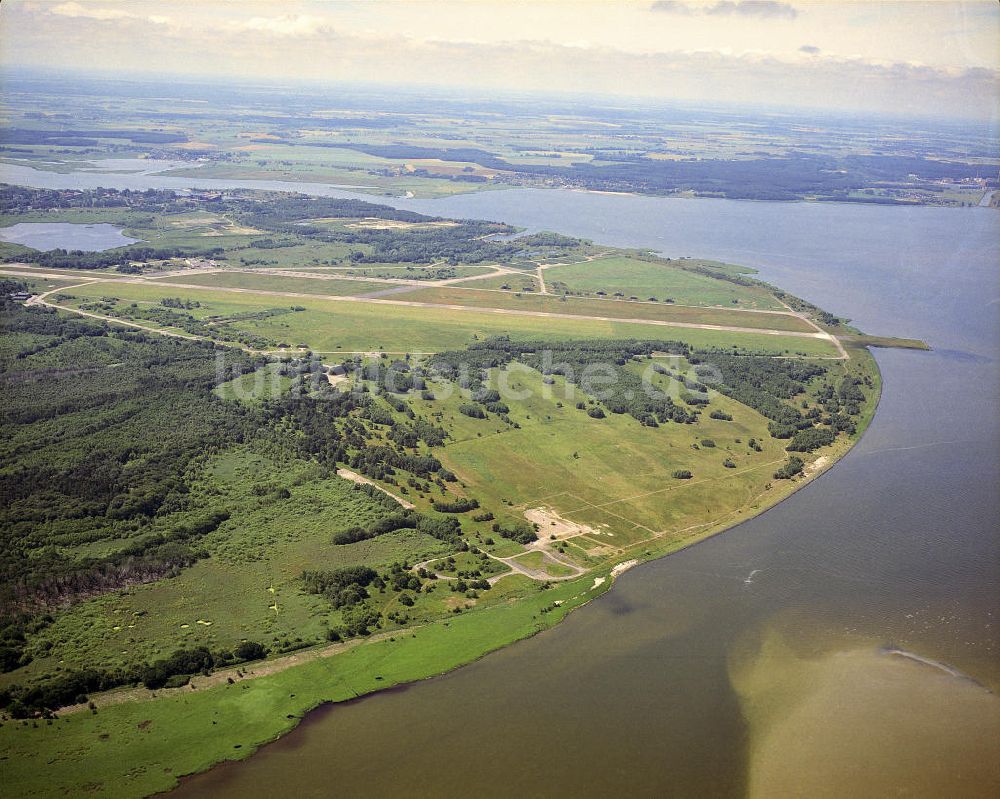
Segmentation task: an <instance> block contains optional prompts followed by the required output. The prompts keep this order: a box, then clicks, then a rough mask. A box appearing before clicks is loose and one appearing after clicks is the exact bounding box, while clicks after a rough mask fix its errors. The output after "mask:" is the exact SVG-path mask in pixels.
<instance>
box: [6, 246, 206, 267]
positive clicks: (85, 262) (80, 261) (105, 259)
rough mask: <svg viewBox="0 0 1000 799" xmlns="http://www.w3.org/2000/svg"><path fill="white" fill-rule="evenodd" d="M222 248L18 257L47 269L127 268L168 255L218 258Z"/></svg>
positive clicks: (50, 252) (136, 248) (127, 249)
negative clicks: (135, 263) (132, 264)
mask: <svg viewBox="0 0 1000 799" xmlns="http://www.w3.org/2000/svg"><path fill="white" fill-rule="evenodd" d="M224 255H225V250H224V249H222V247H194V246H183V247H146V246H142V245H129V246H127V247H117V248H115V249H113V250H104V251H102V252H89V251H84V250H64V249H62V248H58V249H55V250H46V251H45V252H38V251H34V250H32V251H28V252H23V253H18V256H17V258H18V260H19V261H25V262H27V263H32V264H38V265H39V266H45V267H48V268H50V269H109V268H111V267H118V268H127V267H128V266H129V264H131V263H132V262H133V261H161V260H167V259H169V258H222V257H223V256H224Z"/></svg>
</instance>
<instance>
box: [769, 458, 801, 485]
mask: <svg viewBox="0 0 1000 799" xmlns="http://www.w3.org/2000/svg"><path fill="white" fill-rule="evenodd" d="M804 466H805V464H804V463H803V462H802V458H800V457H798V456H797V455H792V456H791V457H790V458H789V459H788V461H787V462H786V463H785V465H784V466H782V467H781V468H780V469H778V471H776V472H775V473H774V478H775V479H776V480H788V479H790V478H792V477H794V476H795V475H797V474H799V473H800V472H801V471H802V469H803V467H804Z"/></svg>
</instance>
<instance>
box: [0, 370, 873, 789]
mask: <svg viewBox="0 0 1000 799" xmlns="http://www.w3.org/2000/svg"><path fill="white" fill-rule="evenodd" d="M868 355H869V356H871V354H870V353H868ZM872 361H873V365H874V368H875V371H876V374H877V375H878V378H879V379H878V383H877V385H878V391H877V394H876V397H875V403H874V405H873V406H872V409H871V413H870V415H869V417H868V418H867V419H866V420H865V422H866V423H865V424H864V425H863V426H862V427H861V429H860V430H859V432H858V434H857V435H856V436H855V437H854V438H853V439H852V440H850V441H849V442H845V443H844V444H842V445H841V447H838V449H837V450H836V451H835V452H833V453H829V454H828V455H827V456H826V457H828V458H829V460H828V462H826V463H824V464H823V465H822V467H820V468H817V469H814V470H813V471H811V472H810V473H808V474H805V475H804V476H803V477H802V478H800V479H799V480H797V481H795V482H794V483H791V484H789V485H788V487H787V488H786V489H785V491H783V492H782V495H780V496H779V497H777V498H776V500H775V501H774V502H772V503H768V504H766V505H763V506H757V507H754V506H753V505H749V506H747V507H745V508H742V509H739V510H738V511H736V512H735V514H734V513H733V512H731V513H728V514H726V515H725V516H724V517H723V518H720V519H717V520H715V521H714V522H709V523H707V524H706V525H703V526H701V529H699V530H696V531H692V533H691V534H690V535H688V536H686V537H684V538H681V539H677V540H673V541H671V542H669V543H668V544H666V545H665V546H663V545H661V547H659V548H657V547H656V539H652V540H646V541H644V542H639V543H637V544H635V545H632V547H630V548H626V549H625V550H623V552H621V553H620V555H619V557H620V558H623V560H619V562H618V563H617V564H615V565H614V566H611V567H610V568H609V567H607V566H605V567H603V568H598V569H595V570H592V571H587V572H586V573H584V574H583V575H581V576H580V577H579V578H576V579H572V580H567V581H565V582H562V583H558V584H556V585H555V586H554V587H553V588H552V589H550V590H548V591H542V592H539V593H538V594H535V595H531V596H528V597H523V598H521V599H519V600H515V601H510V602H507V603H504V604H501V605H495V606H492V607H489V608H484V609H483V610H481V611H479V612H478V613H476V612H473V613H468V614H462V615H460V616H457V617H456V618H455V619H453V620H448V621H443V620H441V621H436V622H432V623H430V624H428V625H425V626H423V627H414V628H410V629H407V628H403V629H401V630H396V631H392V632H386V633H382V634H378V635H377V636H371V637H369V638H367V639H364V640H362V641H359V642H357V643H356V644H354V645H353V646H350V645H348V646H344V645H343V644H341V645H339V646H341V647H342V649H340V650H338V651H329V650H330V649H332V648H333V647H332V646H331V645H327V646H322V647H317V648H313V649H308V650H302V651H300V652H297V653H294V654H292V655H289V656H288V657H289V660H290V662H289V663H288V665H286V666H283V667H282V668H280V669H276V670H273V671H268V672H267V673H264V674H259V675H254V676H251V677H249V678H244V679H241V680H239V681H237V682H235V683H234V684H228V683H227V682H225V681H224V680H223V679H222V678H219V683H218V684H214V685H210V686H207V687H205V688H203V689H200V690H199V689H196V688H191V687H189V686H186V687H184V688H178V689H169V693H168V691H167V690H164V689H160V690H159V691H158V692H156V693H157V695H156V696H155V697H153V696H148V697H145V698H139V697H136V698H134V699H126V700H124V701H121V699H119V697H122V695H123V694H124V692H123V691H121V690H118V691H117V692H116V691H112V692H107V693H106V694H104V696H105V697H107V698H109V699H111V698H113V697H114V698H115V701H112V702H107V703H101V702H100V696H101V695H99V694H95V696H94V699H95V704H97V711H98V712H92V714H90V715H88V714H85V713H78V712H72V711H70V712H66V713H65V714H63V715H61V716H59V718H58V720H57V721H55V722H54V725H59V726H56V727H55V729H58V730H59V731H60V733H61V734H60V735H59V738H60V739H61V742H63V743H65V744H71V741H70V740H68V739H70V738H71V736H68V735H66V732H67V730H66V729H65V727H63V726H61V725H63V724H67V723H72V724H76V725H79V726H91V727H95V728H98V729H100V728H106V727H108V726H109V725H108V722H109V717H112V718H111V719H110V721H111V724H115V723H117V724H119V725H121V726H122V732H126V731H127V732H128V734H129V735H132V736H133V738H132V739H131V740H132V741H133V742H135V741H136V739H139V740H141V738H142V733H143V732H144V731H146V730H148V729H149V726H150V725H152V724H156V725H157V726H158V727H159V728H160V729H161V730H163V729H164V727H166V731H167V734H168V735H169V736H171V737H173V736H178V737H177V738H176V739H175V740H172V741H169V742H164V741H161V743H162V744H163V745H161V746H158V747H157V749H158V751H159V752H161V753H163V757H164V759H163V760H157V761H156V762H155V763H150V762H148V760H149V759H148V758H147V759H145V760H143V761H142V762H141V765H142V766H143V767H144V768H143V769H141V772H142V773H141V774H136V772H138V771H140V769H136V770H134V771H133V772H130V774H129V775H128V776H125V775H122V774H121V773H120V772H116V774H115V776H116V778H117V781H116V783H115V786H114V787H115V790H114V792H113V795H115V796H122V797H134V796H153V795H157V796H162V795H166V794H168V793H169V792H170V791H172V790H173V789H174V788H176V787H178V786H179V785H181V784H182V782H183V781H184V780H189V779H192V778H194V777H195V776H197V775H198V774H202V773H204V772H207V771H210V770H212V769H214V768H218V767H227V766H229V767H238V766H239V764H240V763H241V762H243V761H245V760H247V759H248V758H249V757H250V756H252V755H253V754H255V753H257V752H258V751H260V750H261V749H262V748H263V747H265V746H268V745H269V744H272V743H274V742H275V741H277V740H279V739H282V738H285V737H286V736H287V735H289V734H290V733H292V732H294V731H295V730H297V729H299V728H300V725H301V724H302V722H303V721H304V720H305V719H306V718H307V717H308V716H309V715H310V714H312V713H313V712H314V711H316V710H318V709H321V708H324V707H328V706H335V705H337V704H340V703H341V702H345V701H355V700H358V699H362V698H365V697H367V696H371V695H373V694H375V693H381V692H382V691H384V690H393V689H396V690H399V689H403V688H406V687H409V686H412V685H414V684H416V683H419V682H423V681H425V680H432V679H436V678H439V677H443V676H446V675H448V674H450V673H452V672H454V671H455V670H457V669H459V668H461V667H463V666H467V665H469V664H471V663H474V662H477V661H479V660H481V659H483V658H485V657H486V656H487V655H489V654H491V653H493V652H495V651H498V650H500V649H502V648H505V647H507V646H510V645H512V644H514V643H517V642H518V641H521V640H524V639H527V638H531V637H534V636H535V635H538V634H540V633H544V632H545V631H546V630H550V629H553V628H554V627H555V626H556V625H557V624H558V623H559V622H561V621H562V620H563V619H564V618H566V616H568V615H569V613H571V612H572V611H574V610H576V609H577V608H579V607H583V606H584V605H587V604H589V603H590V602H592V601H594V600H596V599H598V598H599V597H601V596H603V595H604V594H605V593H607V592H609V591H610V590H611V588H612V587H613V586H614V584H615V581H616V579H617V577H619V576H621V575H622V574H623V573H624V572H625V571H627V570H629V569H632V568H635V567H637V566H641V565H642V564H644V563H647V562H650V561H653V560H660V559H663V558H667V557H670V556H671V555H673V554H676V553H678V552H681V551H683V550H686V549H688V548H689V547H693V546H696V545H698V544H700V543H703V542H704V541H706V540H708V539H710V538H713V537H715V536H716V535H720V534H722V533H724V532H727V531H729V530H732V529H734V528H736V527H738V526H739V525H740V524H742V523H743V522H745V521H749V520H750V519H753V518H756V517H757V516H759V515H761V514H763V513H765V512H766V511H768V510H770V509H771V508H774V507H777V506H778V505H780V504H781V503H782V502H784V501H785V500H786V499H788V498H789V497H791V496H792V495H794V494H795V493H797V492H798V491H800V490H801V489H803V488H805V487H806V486H808V485H809V484H811V483H812V482H813V481H814V480H816V479H817V478H819V477H820V476H822V475H823V474H825V473H826V472H828V471H829V470H830V469H831V468H832V467H833V466H835V465H836V464H837V463H839V462H840V460H841V459H842V458H844V457H845V456H846V455H847V454H848V453H850V452H851V451H852V450H853V449H854V447H855V445H856V444H857V443H859V442H860V441H861V439H862V437H863V435H864V431H865V430H866V429H867V427H868V423H870V421H871V419H872V418H874V415H875V413H876V412H877V409H878V404H879V401H880V399H881V393H882V381H881V371H880V370H879V368H878V364H877V362H876V361H875V359H874V357H872ZM762 496H763V495H762ZM760 498H761V497H760V496H758V497H756V498H754V499H756V500H759V499H760ZM751 502H753V500H751ZM734 515H735V518H733V517H734ZM632 550H636V551H632ZM623 567H624V568H623ZM549 599H551V601H546V600H549ZM501 616H502V617H503V618H502V619H500V621H499V623H497V619H498V617H501ZM490 622H493V623H494V624H495V626H496V627H497V629H492V630H490V631H489V632H488V633H487V634H485V635H484V634H483V633H482V631H481V630H479V629H478V628H479V626H480V623H483V624H489V623H490ZM456 629H458V630H460V631H461V632H460V634H459V640H458V641H451V642H450V644H449V643H448V642H446V641H444V640H440V641H438V640H432V641H431V642H430V643H428V644H425V645H422V644H421V643H417V644H413V645H412V646H409V647H407V646H405V645H407V644H409V642H410V641H411V640H413V639H417V640H418V641H421V642H422V641H426V640H427V639H428V638H431V639H446V638H451V637H453V635H452V634H453V633H454V632H455V631H456ZM333 646H338V645H333ZM390 647H394V648H395V649H397V650H405V653H403V654H402V655H400V656H398V657H397V659H398V660H402V661H403V662H402V663H395V664H394V666H396V667H398V672H397V674H394V675H390V674H387V673H386V672H388V671H390V669H388V668H386V664H387V662H389V661H390V660H392V656H391V655H390V654H388V653H387V652H386V650H387V649H388V648H390ZM410 649H413V650H415V651H413V652H411V651H410ZM296 655H298V656H299V657H300V658H302V662H291V659H292V658H294V657H295V656H296ZM303 656H305V658H303ZM306 658H307V659H306ZM410 660H416V661H417V663H416V664H413V663H411V662H409V661H410ZM266 663H267V661H258V662H257V664H256V665H258V666H262V665H264V664H266ZM253 665H254V664H241V666H243V667H245V668H246V669H247V671H252V668H253ZM352 666H353V667H354V669H356V670H357V673H356V671H352ZM335 669H336V671H334V670H335ZM379 671H381V672H382V673H381V674H379V673H378V672H379ZM213 676H215V675H213ZM348 679H351V683H352V684H350V685H349V684H348V683H347V680H348ZM127 690H134V689H127ZM227 691H229V692H231V693H234V694H235V696H230V697H227V696H226V695H225V692H227ZM243 691H249V692H250V695H242V696H241V694H242V692H243ZM150 693H152V692H150ZM253 694H259V695H260V700H258V701H261V700H263V701H264V702H265V703H266V705H267V707H265V708H261V709H259V710H258V712H256V713H255V712H254V707H253V699H252V697H253ZM279 694H280V696H279ZM296 699H298V700H299V701H294V700H296ZM232 700H234V701H232ZM192 705H199V706H200V707H192ZM80 709H84V708H80ZM223 712H225V713H226V715H227V716H229V717H230V718H228V719H227V720H226V721H227V722H228V723H224V722H222V721H220V722H218V723H219V724H221V725H222V726H221V727H218V728H215V729H213V728H212V727H210V728H208V730H206V729H205V728H204V727H202V728H201V730H200V732H201V734H202V736H205V735H208V739H207V740H202V741H200V742H199V743H200V745H197V746H193V742H192V740H191V737H190V736H189V735H188V734H187V733H184V732H183V731H182V727H183V723H184V722H188V723H190V722H191V721H192V720H196V719H202V721H203V722H204V721H205V720H207V719H208V717H209V716H212V717H213V720H212V725H213V726H214V725H216V724H217V721H216V719H218V717H219V715H220V713H223ZM178 714H179V719H171V716H174V717H176V716H178ZM137 719H138V721H136V720H137ZM174 721H176V722H177V723H174ZM171 725H173V727H172V728H171ZM24 726H27V722H24V725H23V726H22V727H21V729H23V728H24ZM2 727H4V728H7V729H0V735H3V734H4V733H7V732H8V729H18V728H17V725H16V723H15V724H6V725H2ZM254 727H262V729H257V730H254V729H253V728H254ZM49 729H53V727H49V726H43V727H39V730H49ZM227 729H228V730H229V732H230V734H234V735H239V734H241V733H243V734H249V735H250V736H251V738H250V740H246V741H245V742H241V743H239V744H235V745H233V746H232V747H231V748H226V749H223V748H220V745H221V742H220V741H219V740H218V739H219V737H221V736H225V735H226V733H227ZM81 732H82V733H83V734H86V732H85V731H81ZM104 734H106V733H104ZM14 735H21V733H19V732H16V733H14ZM3 737H7V736H6V735H4V736H3ZM23 737H27V736H23V735H22V738H23ZM32 737H33V736H32ZM8 740H9V739H8ZM128 740H129V739H126V740H125V741H123V740H122V739H121V738H120V737H119V738H118V741H119V745H120V746H121V747H122V750H123V751H124V752H125V753H127V752H128V746H129V743H128V742H127V741H128ZM32 744H33V745H31V746H30V748H29V749H28V750H26V751H22V752H21V753H17V752H14V753H13V755H12V754H11V753H10V747H6V746H5V747H3V748H4V749H6V750H7V751H8V757H9V758H10V760H9V761H8V762H11V761H14V760H15V759H17V758H18V756H19V755H20V762H19V765H21V766H22V767H23V766H24V765H25V764H26V761H30V759H31V758H32V757H34V758H37V757H39V756H41V757H44V758H45V759H46V761H47V763H49V764H50V765H51V764H52V762H53V759H52V758H53V752H52V750H51V749H48V750H46V749H45V748H44V743H43V742H42V741H40V740H38V739H35V740H34V741H32ZM86 748H87V744H86V743H84V742H83V741H79V740H78V741H76V742H75V743H73V744H71V751H73V752H76V753H79V752H80V750H81V749H86ZM192 749H194V750H195V751H192ZM166 753H177V754H176V755H174V756H169V755H167V754H166ZM89 754H90V755H91V756H94V755H96V754H98V753H97V752H93V751H91V752H89ZM101 754H103V753H101ZM56 756H57V757H58V755H56ZM124 756H126V757H127V754H126V755H124ZM185 760H186V761H187V762H185ZM120 762H121V757H116V758H115V759H114V765H112V766H110V768H111V769H115V768H117V767H118V764H119V763H120ZM136 765H137V766H138V765H140V764H139V763H137V764H136ZM152 766H162V767H163V768H162V769H160V770H157V769H154V768H152ZM99 768H100V767H99V766H97V767H96V768H95V771H96V770H98V769H99ZM27 771H28V772H29V773H32V774H33V773H35V772H34V770H32V769H31V768H30V765H29V768H28V769H27ZM74 776H75V775H74ZM133 778H134V779H138V780H140V781H142V780H143V778H146V779H149V780H150V783H149V784H146V785H142V784H132V783H129V782H128V780H129V779H133ZM60 782H61V781H57V782H55V783H52V782H51V776H50V782H49V786H50V787H52V788H53V789H61V790H63V791H64V792H65V791H69V792H72V791H73V790H74V789H76V788H79V782H78V781H75V780H74V781H73V782H72V784H66V783H62V784H60ZM9 784H11V785H16V786H17V787H18V788H19V789H20V790H21V795H23V796H41V795H50V792H46V790H45V788H44V787H42V788H41V789H40V790H39V789H34V790H32V789H33V788H34V781H33V780H30V778H28V779H25V780H23V781H18V780H16V778H15V779H14V780H11V781H10V783H9ZM91 784H93V782H92V781H91Z"/></svg>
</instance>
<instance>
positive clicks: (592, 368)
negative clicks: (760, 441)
mask: <svg viewBox="0 0 1000 799" xmlns="http://www.w3.org/2000/svg"><path fill="white" fill-rule="evenodd" d="M653 352H665V353H670V354H673V355H680V356H686V355H689V354H690V348H689V347H688V345H687V344H684V343H683V342H677V341H637V340H617V341H605V340H582V341H516V342H515V341H512V340H511V339H510V338H508V337H506V336H498V337H494V338H489V339H487V340H485V341H482V342H475V343H473V344H471V345H469V347H468V348H467V349H465V350H459V351H453V352H444V353H439V354H438V355H436V356H435V357H434V360H433V362H432V366H433V368H434V369H435V371H436V372H437V373H438V374H439V375H441V376H443V377H446V378H450V379H457V380H460V381H463V380H464V383H463V385H462V387H463V388H466V389H469V390H471V391H473V393H472V397H471V399H472V400H473V402H470V403H465V404H463V405H462V406H460V408H459V410H460V411H461V412H462V413H465V414H466V415H469V416H479V417H483V416H485V412H484V411H485V410H488V409H489V407H490V403H496V402H499V401H500V395H499V394H498V393H497V392H495V391H494V392H493V394H495V395H496V396H495V397H494V396H493V395H492V394H485V393H482V392H481V391H479V392H478V393H477V391H476V390H477V389H478V388H479V387H480V386H481V385H482V380H483V377H484V373H485V371H486V370H488V369H492V368H496V367H499V366H505V365H507V364H509V363H511V362H512V361H515V360H516V361H518V362H520V363H523V364H525V365H526V366H530V367H532V368H533V369H537V370H538V371H539V372H541V373H542V374H543V375H545V376H546V378H550V377H551V376H553V375H560V376H562V377H563V378H565V380H566V381H567V382H568V383H572V384H574V385H576V386H578V387H579V388H580V389H581V390H583V391H584V392H585V393H587V394H589V395H591V396H598V395H599V399H600V401H601V404H602V405H603V406H604V408H606V409H607V410H608V411H609V412H610V413H627V414H629V415H630V416H632V417H633V418H635V419H637V420H638V421H640V422H642V423H643V424H645V425H648V426H650V427H656V426H657V425H658V424H665V423H667V422H678V423H681V424H690V423H691V422H694V421H695V420H696V419H697V413H696V412H695V411H693V410H691V409H690V408H687V407H685V406H684V405H681V404H680V403H677V402H674V400H673V399H672V398H671V397H670V396H668V395H667V394H665V393H664V392H662V391H655V392H654V391H649V390H647V385H646V383H644V381H643V377H642V375H641V374H640V373H638V372H637V371H636V370H634V369H629V368H628V364H629V363H630V362H632V361H634V360H635V359H637V358H639V357H641V356H648V355H651V354H652V353H653ZM484 398H485V401H483V399H484ZM477 401H478V402H481V403H482V404H481V405H476V404H475V403H476V402H477ZM501 404H502V403H501ZM503 407H504V408H506V406H505V405H504V406H503ZM578 407H579V408H580V409H581V410H587V411H588V412H589V413H590V415H591V416H593V417H594V418H603V413H597V412H596V411H597V410H599V409H595V408H592V407H591V408H588V406H587V404H586V403H581V404H580V405H578Z"/></svg>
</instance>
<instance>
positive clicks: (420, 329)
mask: <svg viewBox="0 0 1000 799" xmlns="http://www.w3.org/2000/svg"><path fill="white" fill-rule="evenodd" d="M71 294H72V295H73V296H76V297H80V298H84V297H86V298H99V297H103V296H115V297H119V298H121V299H122V300H125V301H129V302H133V301H134V302H153V303H156V302H159V301H160V300H161V299H163V298H166V297H177V296H178V295H180V296H182V297H184V298H190V299H194V300H197V301H198V302H200V303H201V307H200V308H197V309H194V310H192V311H191V313H192V314H193V315H195V316H196V317H199V318H204V317H208V316H228V315H232V314H236V313H240V312H244V311H255V310H264V309H267V308H273V307H275V306H278V305H285V304H288V305H293V304H294V305H301V306H303V307H305V308H306V310H305V311H304V312H301V313H296V314H291V315H285V316H280V317H273V318H270V319H264V320H251V321H244V322H238V323H234V324H235V325H236V326H237V327H239V328H241V329H246V330H248V331H252V332H255V333H260V334H262V335H265V336H270V337H273V338H276V339H279V340H288V339H294V341H295V343H300V342H304V343H306V344H307V345H308V346H309V347H310V348H311V349H313V350H315V351H319V352H324V353H336V352H337V351H338V350H342V351H344V352H371V351H375V350H387V351H393V352H438V351H441V350H445V349H454V348H459V347H463V346H465V345H466V344H468V343H469V342H470V341H473V340H475V338H477V337H478V338H480V339H482V338H486V337H488V336H494V335H500V334H509V335H511V336H513V337H520V338H528V337H537V338H551V337H554V338H560V339H572V338H643V339H661V340H664V341H670V340H679V341H686V342H688V343H690V344H692V345H693V346H697V347H727V348H728V347H731V346H732V345H733V344H738V345H739V346H741V347H744V348H746V349H748V350H753V351H759V352H767V353H777V354H781V353H786V352H787V353H791V354H794V353H804V354H808V355H818V356H834V355H836V350H835V349H834V347H833V346H832V344H830V343H829V342H828V341H824V340H820V339H814V338H798V337H796V338H792V337H783V336H780V335H768V334H763V333H729V332H725V331H715V330H698V329H689V328H681V327H666V326H662V325H651V324H643V323H635V322H609V321H596V320H587V319H559V318H557V317H534V316H519V315H516V314H513V313H511V314H496V313H491V312H489V311H486V310H478V309H469V310H453V309H446V308H442V309H436V308H419V307H409V306H405V305H393V304H390V303H388V302H380V303H375V302H352V301H338V300H325V299H318V298H311V297H290V298H287V300H282V299H281V298H278V297H275V296H269V295H255V294H253V293H250V292H246V293H235V292H228V291H213V290H212V289H210V288H205V289H178V288H175V287H171V286H170V285H162V284H157V283H153V282H149V283H121V282H115V283H112V282H95V283H92V284H89V285H86V286H80V287H77V288H74V289H72V291H71Z"/></svg>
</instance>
